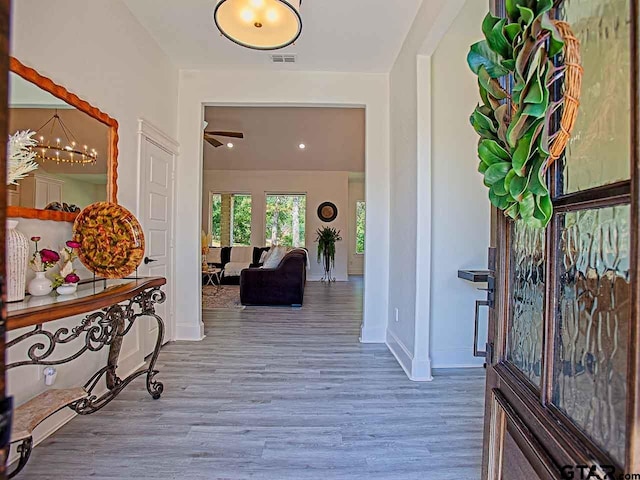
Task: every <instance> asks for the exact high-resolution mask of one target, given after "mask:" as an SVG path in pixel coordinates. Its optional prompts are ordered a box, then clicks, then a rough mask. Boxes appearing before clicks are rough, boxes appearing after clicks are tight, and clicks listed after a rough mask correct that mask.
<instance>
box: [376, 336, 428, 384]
mask: <svg viewBox="0 0 640 480" xmlns="http://www.w3.org/2000/svg"><path fill="white" fill-rule="evenodd" d="M386 344H387V347H388V348H389V351H390V352H391V353H392V354H393V356H394V357H396V360H397V361H398V363H399V364H400V366H401V367H402V370H404V373H406V374H407V377H409V380H411V381H413V382H431V381H432V380H433V376H432V375H431V361H430V360H422V361H420V360H416V359H415V358H414V357H413V353H412V352H411V351H410V350H409V349H408V348H407V346H406V345H405V344H404V343H403V342H402V340H400V339H399V338H398V337H397V336H396V335H395V334H394V333H393V332H392V331H391V330H387V341H386Z"/></svg>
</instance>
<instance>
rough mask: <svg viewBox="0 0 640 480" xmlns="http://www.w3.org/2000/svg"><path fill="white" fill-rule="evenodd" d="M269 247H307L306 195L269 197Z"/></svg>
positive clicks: (267, 220) (267, 237) (267, 241)
mask: <svg viewBox="0 0 640 480" xmlns="http://www.w3.org/2000/svg"><path fill="white" fill-rule="evenodd" d="M266 207H267V209H266V217H267V218H266V227H267V228H266V231H265V237H266V238H265V242H266V245H267V246H272V245H281V246H286V247H304V246H305V219H306V212H307V196H306V195H267V205H266Z"/></svg>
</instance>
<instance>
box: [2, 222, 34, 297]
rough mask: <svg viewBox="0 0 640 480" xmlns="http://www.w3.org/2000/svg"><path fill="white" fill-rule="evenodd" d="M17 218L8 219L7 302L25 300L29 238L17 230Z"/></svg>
mask: <svg viewBox="0 0 640 480" xmlns="http://www.w3.org/2000/svg"><path fill="white" fill-rule="evenodd" d="M17 226H18V221H17V220H7V302H20V301H22V300H24V287H25V284H26V283H27V262H28V260H29V240H28V239H27V237H25V236H24V234H23V233H22V232H19V231H18V230H16V227H17Z"/></svg>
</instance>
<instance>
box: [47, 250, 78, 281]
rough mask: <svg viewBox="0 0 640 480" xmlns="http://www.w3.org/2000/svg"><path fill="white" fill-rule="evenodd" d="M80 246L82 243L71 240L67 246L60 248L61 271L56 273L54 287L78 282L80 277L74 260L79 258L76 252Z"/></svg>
mask: <svg viewBox="0 0 640 480" xmlns="http://www.w3.org/2000/svg"><path fill="white" fill-rule="evenodd" d="M79 248H80V243H78V242H74V241H73V240H69V241H68V242H67V243H66V246H65V247H64V248H63V249H62V250H60V257H59V258H60V273H59V274H57V275H54V278H53V287H54V288H56V287H59V286H60V285H70V284H74V283H78V282H79V281H80V277H79V276H78V275H77V274H76V270H75V268H73V261H74V260H75V259H76V258H78V253H77V252H76V251H77V250H78V249H79Z"/></svg>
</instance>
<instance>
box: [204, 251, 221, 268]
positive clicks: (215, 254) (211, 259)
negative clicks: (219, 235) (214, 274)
mask: <svg viewBox="0 0 640 480" xmlns="http://www.w3.org/2000/svg"><path fill="white" fill-rule="evenodd" d="M207 263H217V264H220V263H222V248H218V247H211V248H210V249H209V253H207Z"/></svg>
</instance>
